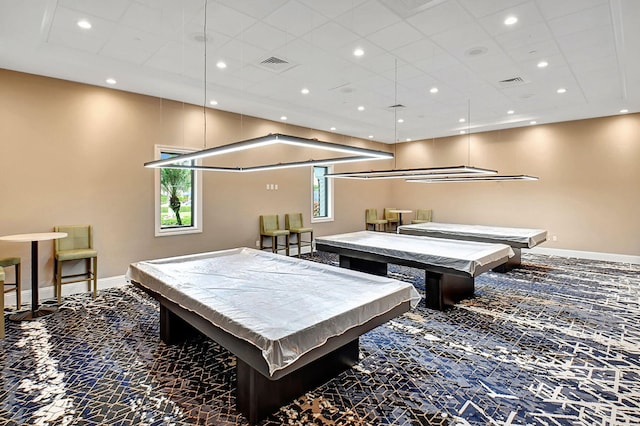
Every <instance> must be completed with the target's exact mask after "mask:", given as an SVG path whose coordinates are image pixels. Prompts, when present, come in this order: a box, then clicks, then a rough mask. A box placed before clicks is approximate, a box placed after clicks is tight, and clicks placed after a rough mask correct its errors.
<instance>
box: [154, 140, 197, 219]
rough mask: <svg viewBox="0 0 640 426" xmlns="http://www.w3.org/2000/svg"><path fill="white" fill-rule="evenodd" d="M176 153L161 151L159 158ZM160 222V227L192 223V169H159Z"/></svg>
mask: <svg viewBox="0 0 640 426" xmlns="http://www.w3.org/2000/svg"><path fill="white" fill-rule="evenodd" d="M175 155H177V154H175V153H166V152H163V153H162V155H161V158H169V157H173V156H175ZM160 186H161V196H160V215H161V218H160V222H161V227H162V228H168V227H171V228H173V227H190V226H192V225H193V214H192V212H193V201H194V197H193V171H192V170H187V169H161V170H160Z"/></svg>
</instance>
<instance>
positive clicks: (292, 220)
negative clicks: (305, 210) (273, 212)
mask: <svg viewBox="0 0 640 426" xmlns="http://www.w3.org/2000/svg"><path fill="white" fill-rule="evenodd" d="M284 227H285V229H291V228H302V227H304V224H303V220H302V213H287V214H286V215H284Z"/></svg>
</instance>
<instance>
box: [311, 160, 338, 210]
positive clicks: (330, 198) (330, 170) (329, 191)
mask: <svg viewBox="0 0 640 426" xmlns="http://www.w3.org/2000/svg"><path fill="white" fill-rule="evenodd" d="M314 167H326V168H327V173H333V166H330V165H328V166H311V215H310V216H311V223H322V222H333V221H334V217H333V179H329V178H326V179H327V186H326V189H327V204H328V205H327V216H326V217H314V216H313V183H314V182H313V180H314Z"/></svg>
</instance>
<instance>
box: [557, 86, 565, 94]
mask: <svg viewBox="0 0 640 426" xmlns="http://www.w3.org/2000/svg"><path fill="white" fill-rule="evenodd" d="M556 92H557V93H566V92H567V89H565V88H564V87H561V88H559V89H558V90H556Z"/></svg>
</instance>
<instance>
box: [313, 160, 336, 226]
mask: <svg viewBox="0 0 640 426" xmlns="http://www.w3.org/2000/svg"><path fill="white" fill-rule="evenodd" d="M328 173H331V167H330V166H314V167H313V176H312V191H313V214H312V216H311V222H325V221H331V220H333V182H332V181H331V179H328V178H327V177H326V176H325V175H327V174H328Z"/></svg>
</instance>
